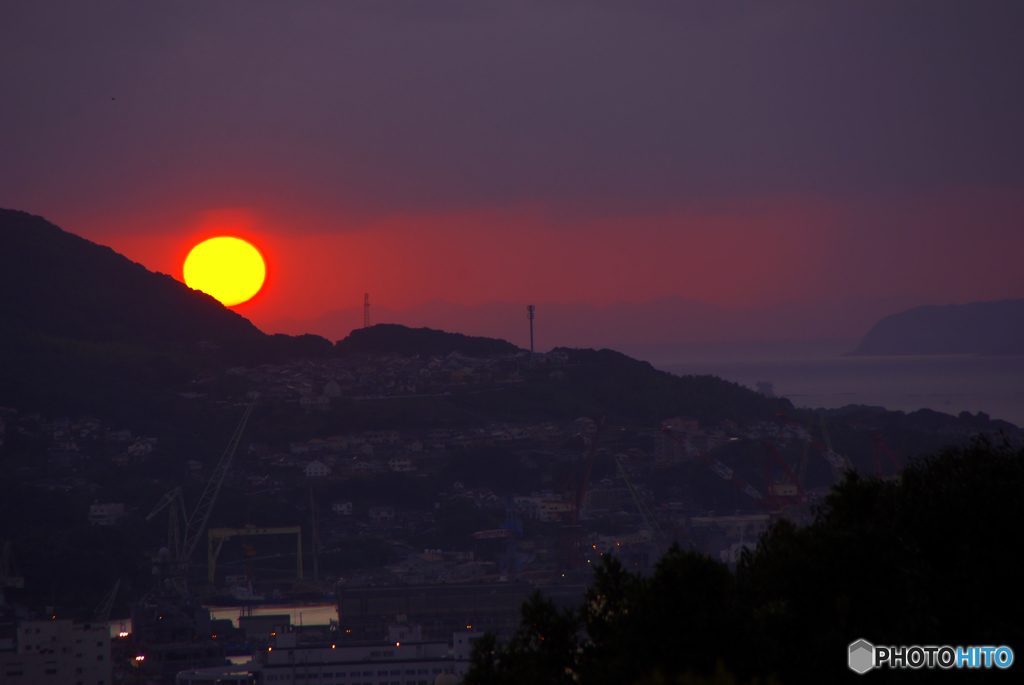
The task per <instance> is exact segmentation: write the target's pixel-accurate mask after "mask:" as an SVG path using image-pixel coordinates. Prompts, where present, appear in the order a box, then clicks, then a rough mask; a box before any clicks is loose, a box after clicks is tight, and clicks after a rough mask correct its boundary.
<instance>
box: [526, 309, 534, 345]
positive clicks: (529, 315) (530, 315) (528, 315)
mask: <svg viewBox="0 0 1024 685" xmlns="http://www.w3.org/2000/svg"><path fill="white" fill-rule="evenodd" d="M533 310H534V306H533V305H532V304H528V305H526V318H528V319H529V320H530V354H533Z"/></svg>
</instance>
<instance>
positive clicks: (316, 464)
mask: <svg viewBox="0 0 1024 685" xmlns="http://www.w3.org/2000/svg"><path fill="white" fill-rule="evenodd" d="M329 475H331V467H330V466H328V465H327V464H325V463H323V462H322V461H317V460H315V459H314V460H313V461H311V462H309V464H308V465H307V466H306V478H326V477H327V476H329Z"/></svg>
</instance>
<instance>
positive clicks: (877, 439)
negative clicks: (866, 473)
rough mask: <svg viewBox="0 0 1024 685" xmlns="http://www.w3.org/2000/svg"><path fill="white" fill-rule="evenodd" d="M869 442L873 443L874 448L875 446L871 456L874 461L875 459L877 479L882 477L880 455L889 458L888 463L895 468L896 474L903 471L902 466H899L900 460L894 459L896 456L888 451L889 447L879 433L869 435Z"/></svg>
mask: <svg viewBox="0 0 1024 685" xmlns="http://www.w3.org/2000/svg"><path fill="white" fill-rule="evenodd" d="M871 441H872V442H873V443H874V446H875V448H874V450H873V455H872V456H873V457H874V459H875V476H876V477H877V478H881V477H882V455H883V454H884V455H885V456H887V457H888V458H889V461H890V462H891V463H892V465H893V466H894V467H896V473H897V474H899V473H902V471H903V464H901V463H900V460H899V459H897V458H896V455H894V454H893V453H892V452H891V451H889V446H888V445H886V444H885V438H884V437H882V434H881V433H872V434H871Z"/></svg>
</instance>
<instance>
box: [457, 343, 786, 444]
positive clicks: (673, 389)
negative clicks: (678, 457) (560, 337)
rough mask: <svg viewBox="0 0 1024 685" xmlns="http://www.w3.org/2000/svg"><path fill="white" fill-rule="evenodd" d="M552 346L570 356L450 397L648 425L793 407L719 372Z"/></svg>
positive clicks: (538, 414) (494, 410)
mask: <svg viewBox="0 0 1024 685" xmlns="http://www.w3.org/2000/svg"><path fill="white" fill-rule="evenodd" d="M555 351H556V352H561V353H562V354H564V355H565V357H566V358H567V360H566V362H565V363H564V364H542V365H539V366H536V367H533V368H532V369H525V368H524V375H525V377H526V381H527V382H525V383H520V384H511V385H509V386H507V387H504V388H502V389H501V391H500V392H490V393H487V392H482V393H473V394H467V395H463V396H460V395H458V394H456V395H454V396H452V397H451V398H448V399H447V401H448V402H450V403H452V404H458V405H459V406H461V407H463V408H465V409H466V410H469V411H472V412H475V413H477V414H478V415H480V416H486V417H487V418H488V419H490V420H497V419H498V418H499V417H502V416H504V417H508V418H514V419H516V420H524V421H525V420H530V421H543V420H553V419H557V420H569V421H571V420H572V419H575V418H577V417H579V416H589V417H592V418H596V417H599V416H602V415H604V416H606V417H607V419H608V421H609V422H610V423H611V424H620V425H639V426H647V427H653V426H657V425H658V424H659V422H660V421H662V420H663V419H667V418H670V417H674V416H693V417H696V418H697V419H699V420H700V423H701V425H703V426H707V425H714V424H717V423H718V422H719V421H721V420H722V419H733V420H737V421H749V420H765V421H767V420H771V419H773V418H774V417H775V415H776V414H777V413H778V412H780V411H789V410H791V409H792V408H793V405H792V404H791V403H790V401H789V400H787V399H785V398H768V397H765V396H764V395H761V394H760V393H756V392H754V391H752V390H750V389H748V388H745V387H743V386H741V385H738V384H736V383H731V382H729V381H724V380H722V379H721V378H717V377H715V376H674V375H672V374H670V373H666V372H664V371H659V370H657V369H655V368H654V367H653V366H651V365H650V364H648V363H647V362H643V361H638V360H636V359H632V358H630V357H627V356H626V355H624V354H622V353H620V352H615V351H613V350H586V349H584V350H577V349H566V348H559V349H557V350H555ZM508 418H506V420H508Z"/></svg>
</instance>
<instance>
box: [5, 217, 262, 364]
mask: <svg viewBox="0 0 1024 685" xmlns="http://www.w3.org/2000/svg"><path fill="white" fill-rule="evenodd" d="M0 245H2V247H3V249H2V250H0V289H2V292H3V293H4V306H3V307H2V308H0V326H4V327H7V328H17V327H20V328H26V329H29V330H34V331H38V332H41V333H46V334H48V335H55V336H61V337H67V338H72V339H75V340H88V341H91V342H102V343H108V342H120V343H143V344H166V343H179V344H195V343H197V342H199V341H209V342H211V343H230V342H236V341H244V340H259V339H260V338H263V337H265V336H264V334H263V332H262V331H260V330H259V329H258V328H256V326H254V325H253V324H252V323H251V322H250V321H249V320H248V319H246V318H245V317H243V316H241V315H239V314H236V313H235V312H233V311H231V310H230V309H227V308H226V307H224V306H223V305H221V304H220V303H219V302H218V301H217V300H215V299H214V298H212V297H210V296H209V295H206V294H205V293H201V292H199V291H198V290H192V289H191V288H189V287H188V286H186V285H185V284H184V283H181V282H180V281H177V280H175V279H174V278H172V277H170V276H168V275H166V274H161V273H153V272H151V271H149V270H148V269H146V267H144V266H142V265H141V264H137V263H135V262H133V261H131V260H130V259H128V258H127V257H124V256H123V255H120V254H118V253H117V252H114V251H113V250H112V249H110V248H109V247H104V246H102V245H97V244H96V243H93V242H90V241H88V240H86V239H85V238H80V237H79V236H76V235H73V234H71V233H67V232H66V231H63V230H61V229H60V228H58V227H57V226H54V225H53V224H51V223H50V222H49V221H47V220H46V219H43V218H42V217H38V216H33V215H31V214H27V213H25V212H19V211H13V210H8V209H3V210H0Z"/></svg>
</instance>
